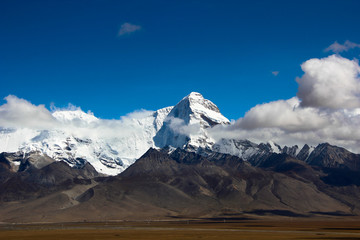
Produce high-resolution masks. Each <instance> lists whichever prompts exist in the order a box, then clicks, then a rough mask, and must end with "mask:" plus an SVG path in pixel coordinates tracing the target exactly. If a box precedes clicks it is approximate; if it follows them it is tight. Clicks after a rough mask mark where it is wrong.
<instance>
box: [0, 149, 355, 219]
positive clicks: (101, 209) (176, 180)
mask: <svg viewBox="0 0 360 240" xmlns="http://www.w3.org/2000/svg"><path fill="white" fill-rule="evenodd" d="M290 152H291V151H290ZM300 152H301V151H300ZM17 157H20V156H16V154H5V153H3V154H1V155H0V172H1V182H0V206H1V207H0V216H1V217H0V221H10V222H18V221H65V220H66V221H83V220H89V221H90V220H91V221H95V220H96V221H104V220H123V219H132V220H134V219H137V220H141V219H146V218H157V219H168V218H172V217H177V218H178V217H195V218H199V217H217V216H222V214H225V213H226V214H235V215H236V214H255V215H256V214H257V213H259V214H260V215H261V214H265V213H266V214H275V215H276V214H277V213H287V214H288V215H289V216H306V217H310V216H313V215H314V214H315V215H316V214H320V215H321V214H325V213H329V212H336V213H337V214H341V215H359V214H360V203H359V201H358V199H359V197H360V187H359V185H360V184H359V183H360V179H359V177H357V176H358V175H359V169H358V168H356V167H355V163H356V164H357V159H358V155H357V154H353V153H350V152H348V151H346V150H344V149H341V148H337V147H335V146H330V145H328V144H325V145H324V144H323V145H319V146H318V147H317V148H316V149H315V150H314V151H313V153H312V154H311V155H310V157H309V158H308V159H310V160H311V161H308V162H306V161H303V160H301V159H297V158H295V157H293V156H290V155H289V154H286V153H283V154H275V153H269V154H268V155H267V157H264V158H263V159H262V160H261V161H259V162H257V164H256V166H253V165H251V164H250V162H245V161H243V160H242V159H241V158H238V157H235V156H231V155H227V154H221V153H216V152H207V153H206V156H204V155H200V154H196V153H193V152H187V151H184V150H180V149H176V150H175V151H172V152H171V151H170V149H168V148H164V149H162V150H155V149H150V150H149V151H148V152H146V153H145V154H144V155H143V156H142V157H141V158H140V159H139V160H138V161H136V162H135V163H134V164H133V165H132V166H130V167H129V168H128V169H126V170H125V171H124V172H123V173H121V174H120V175H118V176H115V177H101V176H99V175H98V174H97V173H96V171H95V170H94V169H93V168H92V167H91V165H89V164H85V165H84V166H83V168H71V167H69V166H68V165H67V164H65V163H64V162H52V163H50V164H48V165H45V166H43V165H41V166H40V167H39V165H36V164H35V165H34V164H32V163H31V161H30V163H29V161H26V160H24V159H23V160H21V161H22V162H23V163H24V164H25V163H26V164H25V165H26V166H27V167H26V168H21V169H20V167H19V169H18V170H17V171H15V168H12V167H11V165H12V162H14V161H18V160H17ZM42 157H44V156H42ZM340 157H343V159H341V161H340V159H338V158H340ZM32 158H33V159H34V158H41V156H36V155H33V156H32ZM28 160H29V159H28ZM20 166H21V164H20ZM90 209H91V211H89V210H90Z"/></svg>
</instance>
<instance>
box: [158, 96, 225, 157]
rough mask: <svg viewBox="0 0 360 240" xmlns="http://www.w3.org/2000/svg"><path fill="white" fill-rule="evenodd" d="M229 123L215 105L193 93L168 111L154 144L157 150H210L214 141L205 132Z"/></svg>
mask: <svg viewBox="0 0 360 240" xmlns="http://www.w3.org/2000/svg"><path fill="white" fill-rule="evenodd" d="M229 123H230V121H229V120H228V119H227V118H226V117H224V116H223V115H222V114H221V113H220V111H219V108H218V107H217V106H216V105H215V104H214V103H212V102H211V101H209V100H207V99H204V98H203V96H202V95H201V94H200V93H196V92H192V93H190V94H189V95H188V96H186V97H184V98H183V99H182V100H181V101H180V102H179V103H178V104H177V105H176V106H175V107H174V108H173V109H172V110H171V111H170V113H169V114H168V116H167V117H166V118H165V119H164V124H163V125H162V128H161V129H160V130H159V132H158V133H157V134H156V136H155V137H154V142H155V145H156V146H157V147H165V146H172V147H175V148H186V149H187V150H192V151H196V150H198V149H199V148H205V149H210V148H211V147H212V146H213V145H214V144H215V141H214V140H213V139H212V138H211V137H210V136H209V135H208V134H207V131H206V129H208V128H211V127H213V126H215V125H217V124H229Z"/></svg>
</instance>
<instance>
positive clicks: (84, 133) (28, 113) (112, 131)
mask: <svg viewBox="0 0 360 240" xmlns="http://www.w3.org/2000/svg"><path fill="white" fill-rule="evenodd" d="M5 100H6V101H7V102H6V103H5V104H3V105H1V106H0V128H4V129H9V128H16V129H17V128H28V129H34V130H58V131H62V132H65V133H68V134H70V135H75V136H77V137H83V138H93V137H95V138H99V137H100V138H104V139H107V138H127V137H133V136H135V135H136V136H139V135H144V134H143V131H144V128H146V126H144V124H147V123H148V122H149V121H146V119H147V118H153V113H154V112H153V111H147V110H137V111H135V112H133V113H129V114H127V115H126V116H122V117H120V118H119V119H113V120H106V119H99V118H96V117H95V116H94V114H93V113H92V112H90V111H89V112H87V113H85V112H83V111H82V110H81V108H80V107H77V106H74V105H72V104H69V106H68V107H66V108H57V107H55V106H54V105H53V104H52V105H51V111H52V112H50V111H49V110H48V109H46V108H45V106H44V105H38V106H36V105H34V104H32V103H30V102H29V101H27V100H25V99H21V98H18V97H16V96H13V95H9V96H7V97H6V98H5ZM150 122H151V121H150Z"/></svg>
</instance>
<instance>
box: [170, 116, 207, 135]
mask: <svg viewBox="0 0 360 240" xmlns="http://www.w3.org/2000/svg"><path fill="white" fill-rule="evenodd" d="M167 122H168V124H169V127H170V128H171V129H172V130H173V131H174V132H175V133H177V134H182V135H185V136H190V135H198V134H200V132H201V127H200V123H192V124H186V123H185V121H184V120H183V119H181V118H174V117H171V118H169V119H167Z"/></svg>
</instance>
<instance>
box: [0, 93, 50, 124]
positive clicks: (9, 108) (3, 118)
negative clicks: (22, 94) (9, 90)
mask: <svg viewBox="0 0 360 240" xmlns="http://www.w3.org/2000/svg"><path fill="white" fill-rule="evenodd" d="M5 100H6V101H7V102H6V103H5V104H3V105H1V106H0V126H1V127H10V128H15V127H23V128H34V129H47V128H50V127H52V126H54V124H56V120H55V118H54V117H53V116H52V115H51V113H50V112H49V110H47V109H46V108H45V106H44V105H39V106H35V105H33V104H31V103H30V102H28V101H26V100H25V99H21V98H18V97H16V96H13V95H9V96H7V97H5Z"/></svg>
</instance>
